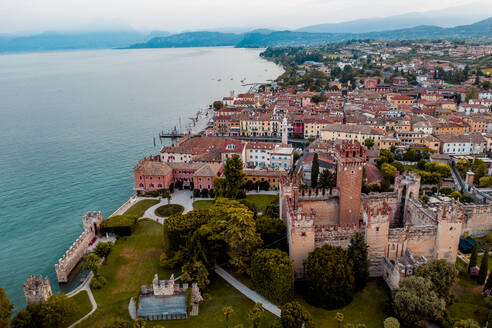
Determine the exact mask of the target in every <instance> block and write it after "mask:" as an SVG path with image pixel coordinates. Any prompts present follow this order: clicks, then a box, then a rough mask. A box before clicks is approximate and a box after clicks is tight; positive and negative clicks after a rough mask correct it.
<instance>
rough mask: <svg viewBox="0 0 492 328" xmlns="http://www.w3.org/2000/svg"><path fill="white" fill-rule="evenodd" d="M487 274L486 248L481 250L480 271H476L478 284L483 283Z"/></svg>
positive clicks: (487, 257)
mask: <svg viewBox="0 0 492 328" xmlns="http://www.w3.org/2000/svg"><path fill="white" fill-rule="evenodd" d="M488 274H489V250H488V249H487V248H486V249H485V251H484V252H483V256H482V262H480V272H479V273H478V277H477V282H478V283H479V284H480V285H483V284H484V283H485V279H487V275H488Z"/></svg>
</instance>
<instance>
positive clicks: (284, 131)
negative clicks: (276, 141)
mask: <svg viewBox="0 0 492 328" xmlns="http://www.w3.org/2000/svg"><path fill="white" fill-rule="evenodd" d="M288 141H289V130H288V123H287V117H284V119H283V120H282V143H283V144H285V145H287V143H288Z"/></svg>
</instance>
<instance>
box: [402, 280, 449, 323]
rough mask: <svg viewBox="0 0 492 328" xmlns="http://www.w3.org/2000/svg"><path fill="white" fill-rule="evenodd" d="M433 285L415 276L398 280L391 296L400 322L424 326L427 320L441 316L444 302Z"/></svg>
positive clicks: (444, 305)
mask: <svg viewBox="0 0 492 328" xmlns="http://www.w3.org/2000/svg"><path fill="white" fill-rule="evenodd" d="M433 287H434V286H433V284H432V282H430V281H429V280H427V279H425V278H423V277H417V276H412V277H409V278H405V279H403V280H402V281H401V282H400V289H398V290H397V291H396V293H395V295H394V298H393V309H394V311H395V314H396V316H397V317H398V319H399V320H400V322H403V323H404V324H405V325H407V326H409V327H426V326H427V322H428V321H429V320H437V319H439V318H441V316H442V314H443V312H444V309H445V307H446V302H445V301H444V300H443V299H441V298H439V296H438V295H437V293H436V292H435V291H434V289H433Z"/></svg>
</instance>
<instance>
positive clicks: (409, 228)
mask: <svg viewBox="0 0 492 328" xmlns="http://www.w3.org/2000/svg"><path fill="white" fill-rule="evenodd" d="M344 146H347V147H344ZM357 147H362V146H360V145H359V144H358V143H355V144H348V145H347V144H343V145H342V146H341V147H340V148H339V149H337V151H338V152H339V154H338V155H337V158H338V167H337V172H338V185H337V192H336V196H324V197H319V196H318V197H314V196H310V197H308V196H305V195H304V196H301V195H300V192H299V190H298V186H299V184H300V183H299V182H298V181H297V178H296V177H294V178H293V179H290V180H289V179H286V180H284V181H283V182H282V184H281V188H280V214H281V218H282V219H283V220H284V222H285V223H286V225H287V230H288V231H287V238H288V243H289V255H290V258H291V260H292V261H293V263H294V271H295V273H296V277H298V278H300V277H302V276H303V275H304V265H303V261H304V260H305V259H306V258H307V256H308V255H309V253H310V252H312V251H313V250H314V249H315V248H317V247H320V246H322V245H324V244H330V245H333V246H341V247H343V248H347V247H348V246H349V244H350V238H351V237H352V236H353V235H354V234H355V233H356V232H361V233H363V234H364V236H365V238H366V242H367V244H368V246H369V251H368V252H369V254H368V255H369V260H370V268H369V269H370V274H371V276H384V277H385V279H386V280H387V282H388V284H389V283H390V282H391V284H392V285H391V286H393V287H394V286H397V284H396V285H395V281H396V282H397V281H399V279H400V277H403V276H405V275H406V274H411V272H413V269H414V267H415V266H416V265H418V264H419V263H424V262H425V261H427V260H430V259H435V258H436V259H447V260H448V261H450V262H455V261H456V256H457V251H458V244H459V238H460V236H461V235H462V234H463V233H464V232H467V233H470V234H484V233H487V232H490V231H492V205H463V204H461V203H457V202H455V201H454V200H443V201H441V202H439V203H437V204H433V205H431V206H429V207H427V208H424V207H423V206H422V205H421V204H420V202H419V201H418V197H419V190H420V177H419V176H417V175H415V174H413V173H411V172H410V173H408V174H405V175H401V176H397V177H396V178H395V188H394V192H389V193H370V194H368V195H362V194H361V193H360V188H359V183H358V182H350V180H351V179H361V176H360V174H359V172H358V167H359V165H360V163H361V161H362V160H363V159H364V158H365V153H364V150H363V149H357ZM340 187H342V190H340ZM347 188H348V189H349V190H347ZM354 188H355V189H358V190H359V191H357V190H355V189H354ZM344 189H345V190H344ZM357 192H358V193H359V195H356V193H357ZM358 200H360V201H359V203H357V201H358ZM356 211H357V213H358V215H357V216H354V215H353V213H354V212H356ZM392 275H393V276H392ZM395 275H397V276H395ZM391 286H390V287H391ZM393 287H392V288H393Z"/></svg>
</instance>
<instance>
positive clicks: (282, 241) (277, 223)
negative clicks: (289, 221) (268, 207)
mask: <svg viewBox="0 0 492 328" xmlns="http://www.w3.org/2000/svg"><path fill="white" fill-rule="evenodd" d="M256 232H257V233H259V234H260V237H261V240H263V247H264V248H278V249H281V250H284V251H286V250H287V244H286V234H287V227H286V225H285V223H284V221H282V220H281V219H279V218H278V217H276V218H271V217H268V216H261V217H259V218H258V219H256Z"/></svg>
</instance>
